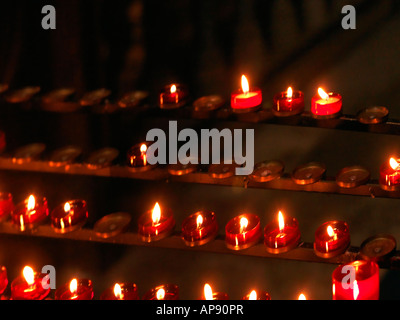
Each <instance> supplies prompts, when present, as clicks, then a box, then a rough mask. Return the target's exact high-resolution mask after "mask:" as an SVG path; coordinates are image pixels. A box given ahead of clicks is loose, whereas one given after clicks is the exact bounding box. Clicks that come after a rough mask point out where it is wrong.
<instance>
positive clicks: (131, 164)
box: [127, 143, 155, 172]
mask: <svg viewBox="0 0 400 320" xmlns="http://www.w3.org/2000/svg"><path fill="white" fill-rule="evenodd" d="M148 147H149V146H148V144H147V143H139V144H136V145H134V146H133V147H132V148H130V149H129V150H128V153H127V162H128V168H129V170H130V171H133V172H142V171H147V170H150V169H152V168H154V166H155V165H151V164H149V163H148V162H147V149H148Z"/></svg>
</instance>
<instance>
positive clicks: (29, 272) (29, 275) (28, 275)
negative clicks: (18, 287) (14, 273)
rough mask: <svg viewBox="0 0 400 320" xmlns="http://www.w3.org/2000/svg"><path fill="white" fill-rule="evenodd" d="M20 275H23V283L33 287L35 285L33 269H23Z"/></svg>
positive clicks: (27, 267)
mask: <svg viewBox="0 0 400 320" xmlns="http://www.w3.org/2000/svg"><path fill="white" fill-rule="evenodd" d="M22 274H23V275H24V278H25V281H26V283H27V284H28V285H30V286H31V285H33V284H34V283H35V273H34V272H33V269H32V268H31V267H29V266H26V267H24V270H22Z"/></svg>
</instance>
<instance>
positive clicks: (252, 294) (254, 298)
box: [249, 290, 257, 300]
mask: <svg viewBox="0 0 400 320" xmlns="http://www.w3.org/2000/svg"><path fill="white" fill-rule="evenodd" d="M249 300H257V292H256V290H253V291H252V292H250V295H249Z"/></svg>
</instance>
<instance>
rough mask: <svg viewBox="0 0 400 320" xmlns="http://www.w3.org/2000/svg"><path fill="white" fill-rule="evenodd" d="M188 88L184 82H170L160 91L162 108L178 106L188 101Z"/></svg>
mask: <svg viewBox="0 0 400 320" xmlns="http://www.w3.org/2000/svg"><path fill="white" fill-rule="evenodd" d="M188 95H189V93H188V90H187V88H186V86H184V85H182V84H177V83H175V84H170V85H167V86H165V87H164V88H163V89H162V91H161V92H160V99H159V105H160V108H162V109H170V108H171V109H173V108H177V107H179V106H181V105H183V104H185V103H186V100H187V98H188Z"/></svg>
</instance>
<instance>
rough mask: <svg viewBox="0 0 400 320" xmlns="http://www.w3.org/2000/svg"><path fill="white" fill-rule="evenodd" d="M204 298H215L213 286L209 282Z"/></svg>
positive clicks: (205, 286) (205, 288) (205, 287)
mask: <svg viewBox="0 0 400 320" xmlns="http://www.w3.org/2000/svg"><path fill="white" fill-rule="evenodd" d="M204 298H205V299H206V300H214V299H213V292H212V289H211V286H210V285H209V284H208V283H206V284H205V285H204Z"/></svg>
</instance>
